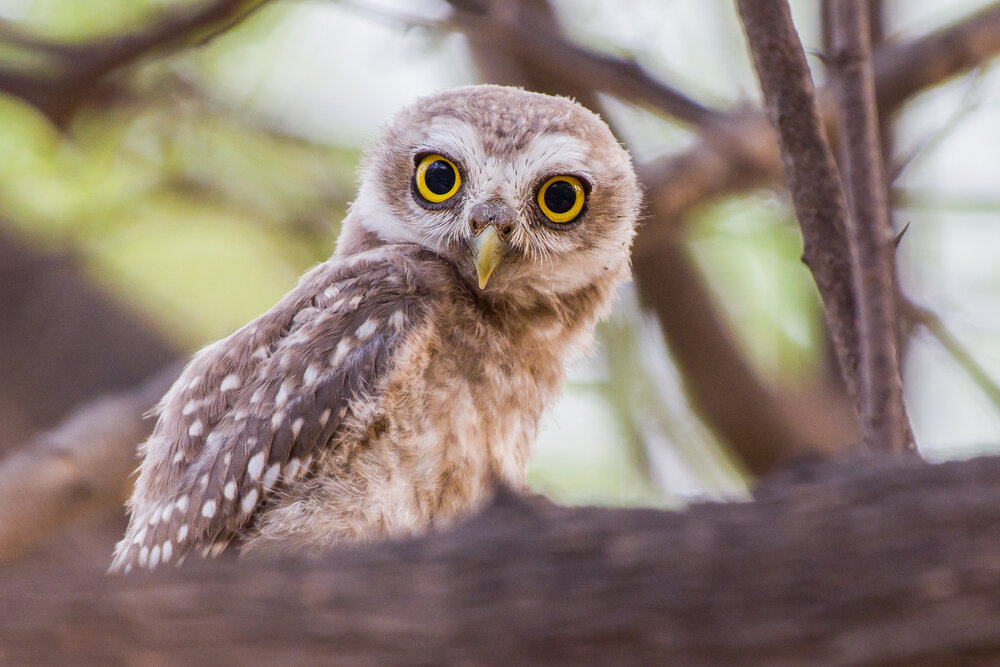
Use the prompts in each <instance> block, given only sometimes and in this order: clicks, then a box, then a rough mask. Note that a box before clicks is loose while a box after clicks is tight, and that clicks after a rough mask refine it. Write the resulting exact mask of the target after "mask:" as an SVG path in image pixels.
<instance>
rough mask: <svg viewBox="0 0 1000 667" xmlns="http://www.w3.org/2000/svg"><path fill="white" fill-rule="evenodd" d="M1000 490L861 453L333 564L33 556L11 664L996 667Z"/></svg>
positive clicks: (493, 509) (14, 613)
mask: <svg viewBox="0 0 1000 667" xmlns="http://www.w3.org/2000/svg"><path fill="white" fill-rule="evenodd" d="M998 478H1000V459H997V458H983V459H977V460H972V461H967V462H960V463H947V464H941V465H928V464H924V463H922V462H919V461H916V460H912V459H896V460H887V459H881V458H868V459H852V460H847V461H842V462H839V463H825V464H822V465H820V466H817V467H810V468H802V469H793V470H789V471H788V472H787V473H785V474H784V475H782V476H780V477H777V478H773V479H771V480H769V481H768V482H767V483H766V484H764V485H763V486H762V487H761V489H760V490H759V492H758V496H757V498H756V500H754V501H753V502H748V503H734V504H700V505H694V506H692V507H689V508H688V509H687V510H685V511H683V512H665V511H655V510H627V509H600V508H575V509H569V508H561V507H556V506H552V505H549V504H548V503H546V502H544V501H536V500H523V499H519V498H516V497H514V496H512V495H511V494H509V493H506V492H504V493H501V495H500V496H499V497H498V499H497V500H496V501H495V502H494V503H493V504H492V505H491V506H490V507H488V508H487V509H486V510H485V511H484V512H483V513H482V514H480V515H479V516H477V517H474V518H473V519H471V520H470V521H468V522H467V523H464V524H461V525H459V526H457V527H455V528H453V529H450V530H446V531H445V532H442V533H439V534H434V535H431V536H427V537H423V538H419V539H415V540H412V541H406V542H399V543H392V544H381V545H372V546H367V547H361V548H356V549H342V550H337V551H333V552H330V553H329V554H327V555H326V556H324V557H323V558H321V559H319V560H313V561H305V560H287V561H278V562H266V561H243V562H240V561H235V560H233V561H229V560H224V561H217V562H201V561H194V560H191V561H189V562H188V563H186V564H185V565H184V567H183V568H182V569H180V570H167V571H162V572H161V571H157V572H154V573H152V574H148V573H147V574H138V575H130V576H127V577H117V578H108V577H106V576H105V575H104V574H103V573H102V571H100V570H99V569H96V568H95V567H94V566H93V564H91V563H86V562H82V563H77V564H70V565H68V566H67V567H65V569H61V570H58V571H54V570H53V569H52V568H47V567H45V566H44V564H41V563H38V562H35V561H31V560H26V561H23V562H21V563H19V564H17V565H10V566H7V567H6V568H5V569H3V570H0V599H3V601H4V603H3V605H0V661H2V662H4V663H5V664H38V665H44V664H53V665H54V664H196V665H202V664H234V663H241V664H242V663H246V664H275V663H278V662H289V663H294V664H676V665H720V666H721V665H735V664H738V665H768V666H781V665H802V664H809V665H945V664H948V665H955V664H963V665H978V664H982V665H988V664H997V662H998V661H1000V484H997V480H998ZM109 547H110V545H109ZM890 563H891V566H889V565H888V564H890Z"/></svg>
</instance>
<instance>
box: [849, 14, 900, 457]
mask: <svg viewBox="0 0 1000 667" xmlns="http://www.w3.org/2000/svg"><path fill="white" fill-rule="evenodd" d="M868 4H869V3H867V2H861V1H860V0H833V1H832V16H831V21H832V32H833V44H834V52H833V54H831V56H830V58H829V61H830V63H831V64H832V68H833V71H834V77H835V83H834V87H835V88H836V91H837V98H838V102H839V107H840V126H841V134H842V135H843V141H842V146H843V155H844V159H843V161H842V164H843V171H844V179H843V180H844V183H845V184H846V186H847V199H848V203H849V205H850V209H851V216H850V218H849V224H848V225H847V232H848V243H849V245H850V246H851V248H852V251H853V252H852V260H853V264H854V271H853V274H854V295H855V304H856V306H857V309H858V310H857V313H856V315H857V326H858V334H859V343H860V349H859V355H860V357H861V368H860V376H859V378H858V384H859V386H860V390H861V397H860V398H861V400H860V403H861V405H862V421H863V430H864V434H865V440H866V443H867V445H868V446H869V447H870V448H879V449H885V450H887V451H895V452H902V451H906V450H913V449H915V444H914V441H913V432H912V431H911V429H910V423H909V419H908V418H907V415H906V407H905V406H904V405H903V382H902V376H901V374H900V368H899V355H898V353H897V351H896V339H897V330H898V322H897V317H898V315H897V311H898V308H897V304H896V263H895V243H894V238H895V234H894V233H893V231H892V224H891V223H890V219H889V194H888V191H887V189H886V182H885V174H884V165H885V161H884V159H883V156H882V149H881V143H882V142H881V139H880V136H879V135H880V128H879V112H878V107H877V105H876V102H875V76H874V68H873V65H872V45H871V26H870V24H869V21H870V15H869V10H868Z"/></svg>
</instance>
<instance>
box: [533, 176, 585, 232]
mask: <svg viewBox="0 0 1000 667" xmlns="http://www.w3.org/2000/svg"><path fill="white" fill-rule="evenodd" d="M585 196H586V194H585V193H584V191H583V184H582V183H580V179H578V178H575V177H573V176H553V177H552V178H550V179H549V180H547V181H545V183H544V184H543V185H542V187H540V188H539V189H538V208H540V209H542V213H544V214H545V217H546V218H548V219H549V220H551V221H552V222H558V223H560V224H562V223H566V222H571V221H573V220H575V219H576V216H578V215H580V211H582V210H583V200H584V198H585Z"/></svg>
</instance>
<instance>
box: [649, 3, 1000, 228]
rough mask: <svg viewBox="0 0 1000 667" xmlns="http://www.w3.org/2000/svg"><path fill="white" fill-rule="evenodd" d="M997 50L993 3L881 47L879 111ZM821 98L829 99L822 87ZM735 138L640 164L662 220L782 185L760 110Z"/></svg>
mask: <svg viewBox="0 0 1000 667" xmlns="http://www.w3.org/2000/svg"><path fill="white" fill-rule="evenodd" d="M998 53H1000V5H996V4H994V5H991V6H990V7H988V8H986V9H984V10H983V11H980V12H978V13H976V14H973V15H972V16H969V17H968V18H966V19H964V20H962V21H960V22H958V23H956V24H955V25H953V26H950V27H947V28H943V29H941V30H938V31H937V32H934V33H931V34H930V35H927V36H925V37H921V38H918V39H915V40H912V41H910V42H908V43H905V44H898V45H892V46H886V47H885V48H883V49H881V50H880V51H878V52H877V53H876V54H875V56H874V61H875V62H874V67H875V90H876V95H877V102H878V107H879V111H880V113H881V114H882V115H883V116H885V115H888V114H891V113H892V112H893V111H894V110H895V109H897V108H898V107H899V106H901V105H902V104H903V103H904V102H905V101H906V100H908V99H909V98H910V97H912V96H914V95H916V94H918V93H920V92H922V91H924V90H926V89H927V88H931V87H933V86H936V85H939V84H941V83H943V82H944V81H947V80H948V79H950V78H952V77H954V76H957V75H959V74H962V73H964V72H967V71H969V70H970V69H972V68H974V67H977V66H979V65H981V64H982V63H983V62H985V61H987V60H989V59H991V58H994V57H996V55H997V54H998ZM820 99H821V101H822V100H829V101H832V95H831V94H830V92H829V91H827V90H825V89H824V90H823V91H821V93H820ZM820 111H821V114H822V118H823V124H824V126H825V127H826V129H827V135H828V136H830V137H834V138H835V137H836V131H835V130H836V128H835V125H836V122H835V120H836V106H835V105H834V104H831V103H822V104H821V106H820ZM739 118H740V122H741V123H742V124H743V125H742V130H741V131H739V132H734V133H730V136H734V137H740V138H741V139H740V140H739V141H734V142H727V143H720V142H717V141H712V140H710V139H706V138H702V139H701V140H699V141H698V142H697V143H695V144H694V145H693V146H692V147H691V148H689V149H687V150H686V151H684V152H682V153H679V154H677V155H674V156H670V157H666V158H661V159H659V160H656V161H654V162H651V163H649V164H646V165H643V166H642V169H643V172H644V173H645V178H646V183H647V184H648V185H649V187H650V195H649V197H650V199H655V200H656V202H657V206H658V207H659V209H660V210H661V211H663V213H664V214H665V218H664V219H665V220H672V221H674V224H681V223H683V221H684V220H686V219H687V217H688V216H687V215H686V214H687V213H688V212H690V210H691V209H692V208H694V207H696V206H701V205H704V204H706V203H708V202H710V201H711V200H713V199H715V198H718V197H720V196H725V195H732V194H736V193H739V192H743V191H746V190H750V189H752V188H756V187H762V186H773V185H776V184H777V183H779V182H780V180H781V157H780V155H779V153H778V146H777V144H776V143H775V141H774V135H773V130H772V128H771V126H770V124H769V123H768V122H767V118H766V117H765V116H764V114H763V113H758V112H756V111H746V112H744V114H742V115H740V116H739Z"/></svg>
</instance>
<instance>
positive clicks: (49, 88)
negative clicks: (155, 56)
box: [0, 0, 268, 127]
mask: <svg viewBox="0 0 1000 667" xmlns="http://www.w3.org/2000/svg"><path fill="white" fill-rule="evenodd" d="M266 2H268V0H214V1H212V2H208V3H206V4H203V5H202V6H200V7H196V8H195V9H186V10H183V11H170V12H166V13H164V14H163V15H162V16H161V17H160V18H159V19H157V20H156V21H154V22H153V23H152V24H150V25H148V26H146V27H144V28H141V29H139V30H136V31H135V32H132V33H128V34H124V35H119V36H116V37H111V38H107V39H98V40H95V41H92V42H87V43H83V44H61V43H55V42H48V41H46V40H43V39H40V38H36V37H32V36H29V35H26V34H24V33H22V32H20V31H18V30H17V29H16V28H14V26H12V25H11V24H9V23H3V24H0V26H2V27H3V30H0V42H3V41H6V42H7V43H8V44H10V45H14V46H18V47H21V48H23V49H25V50H27V51H28V52H29V53H32V52H33V54H34V55H36V56H41V60H42V62H43V66H41V67H37V66H36V67H31V68H28V67H16V66H12V65H9V64H8V65H0V91H3V92H6V93H8V94H11V95H14V96H16V97H20V98H21V99H23V100H25V101H27V102H28V103H30V104H31V105H33V106H34V107H36V108H37V109H38V110H39V111H41V112H42V113H43V114H45V115H46V116H48V117H49V119H51V120H52V122H53V123H55V124H56V125H58V126H60V127H62V126H65V125H66V124H67V123H68V122H69V120H70V119H71V118H72V116H73V115H74V114H75V113H76V111H77V110H78V109H79V108H80V107H81V106H82V105H83V104H85V103H86V102H87V101H88V100H89V99H90V98H91V95H93V94H94V92H95V90H96V87H97V84H98V82H99V81H100V80H101V79H102V78H103V77H104V76H105V75H107V74H108V73H109V72H112V71H114V70H116V69H118V68H120V67H122V66H123V65H128V64H132V63H134V62H136V61H137V60H139V59H141V58H142V57H144V56H147V55H149V54H151V53H154V52H156V53H160V54H162V53H165V52H168V51H170V50H175V49H178V48H182V47H184V46H190V45H192V44H194V43H200V42H203V41H205V40H208V39H211V38H212V37H214V36H215V35H217V34H219V33H221V32H224V31H226V30H228V29H229V28H231V27H232V26H234V25H235V24H236V23H239V22H240V21H242V20H243V19H245V18H246V17H247V16H249V15H250V14H251V13H253V12H254V11H255V10H256V9H258V8H259V7H261V6H262V5H263V4H264V3H266Z"/></svg>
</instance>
